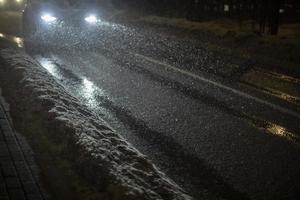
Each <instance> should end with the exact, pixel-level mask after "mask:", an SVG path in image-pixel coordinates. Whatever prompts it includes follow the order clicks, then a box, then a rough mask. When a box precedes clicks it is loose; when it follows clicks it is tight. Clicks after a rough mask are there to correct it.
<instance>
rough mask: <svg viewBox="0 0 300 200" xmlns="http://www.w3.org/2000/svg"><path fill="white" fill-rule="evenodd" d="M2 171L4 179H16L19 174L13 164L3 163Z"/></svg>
mask: <svg viewBox="0 0 300 200" xmlns="http://www.w3.org/2000/svg"><path fill="white" fill-rule="evenodd" d="M1 169H2V173H3V176H4V177H16V176H17V172H16V169H15V166H14V165H13V163H12V162H2V163H1Z"/></svg>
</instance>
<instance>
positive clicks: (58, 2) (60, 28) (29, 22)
mask: <svg viewBox="0 0 300 200" xmlns="http://www.w3.org/2000/svg"><path fill="white" fill-rule="evenodd" d="M98 8H99V6H98V4H97V1H93V0H81V1H80V0H44V1H43V0H28V1H27V4H26V5H25V9H24V11H23V22H22V28H23V37H24V41H25V42H29V41H31V42H34V43H47V42H48V43H52V42H53V41H58V43H59V42H61V41H66V40H69V41H72V42H74V43H75V41H74V38H76V39H77V40H78V41H81V40H82V37H81V36H83V35H84V36H86V32H88V31H89V32H93V31H96V26H97V24H98V23H99V21H100V15H99V9H98ZM83 32H84V34H83Z"/></svg>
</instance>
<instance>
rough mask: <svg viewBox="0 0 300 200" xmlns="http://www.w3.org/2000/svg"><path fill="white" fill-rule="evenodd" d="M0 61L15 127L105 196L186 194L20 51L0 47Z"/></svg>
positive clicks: (176, 196) (152, 197)
mask: <svg viewBox="0 0 300 200" xmlns="http://www.w3.org/2000/svg"><path fill="white" fill-rule="evenodd" d="M0 64H1V67H0V80H1V82H0V86H1V87H2V89H3V94H4V96H5V97H6V98H7V100H8V101H9V103H10V105H11V107H12V108H11V112H12V116H13V118H14V120H16V122H15V123H16V126H17V128H20V129H23V130H25V131H26V132H27V133H32V132H35V135H36V132H38V134H39V135H40V137H45V138H46V139H47V140H48V142H49V143H50V144H51V145H54V146H55V151H53V152H54V153H55V156H58V157H61V158H62V159H66V160H68V161H69V162H70V163H72V164H73V165H74V166H75V167H76V169H77V170H76V171H77V172H78V173H79V175H80V176H81V177H82V178H83V179H84V180H85V181H87V182H88V183H89V184H90V185H91V186H93V187H94V188H95V189H96V190H97V192H100V193H104V194H105V197H106V198H105V199H116V200H118V199H126V200H131V199H132V200H133V199H146V200H148V199H149V200H159V199H166V200H168V199H178V200H179V199H191V197H189V196H188V195H187V194H186V193H185V192H184V191H183V190H182V189H181V188H180V187H179V186H177V185H176V184H175V183H174V182H173V181H172V180H170V179H169V178H168V177H166V175H164V174H163V173H161V172H160V171H159V170H158V169H157V168H156V167H155V166H154V165H153V164H152V163H151V161H149V160H148V159H147V158H146V157H145V156H144V155H142V154H141V153H139V152H138V151H137V150H136V149H134V148H133V147H132V146H131V145H130V144H129V143H128V142H126V141H125V140H124V139H123V138H122V137H121V136H120V135H119V134H117V133H116V132H114V130H112V129H111V128H110V127H109V125H108V124H107V123H106V122H104V121H103V120H102V119H100V118H99V117H97V116H96V115H94V114H93V113H92V112H91V111H90V110H88V109H87V108H86V107H85V106H84V105H81V104H80V102H79V101H78V100H77V99H76V98H74V97H72V96H70V95H69V94H68V93H67V92H66V90H65V89H64V88H63V87H62V86H61V85H59V84H58V83H57V82H56V81H55V80H54V79H53V78H52V77H51V75H50V74H48V72H47V71H46V70H45V69H43V68H42V67H41V66H40V65H39V64H38V63H37V62H35V61H34V60H33V59H32V58H30V57H29V56H28V55H26V54H25V53H23V52H22V51H21V50H17V49H3V50H1V51H0Z"/></svg>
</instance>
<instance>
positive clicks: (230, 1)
mask: <svg viewBox="0 0 300 200" xmlns="http://www.w3.org/2000/svg"><path fill="white" fill-rule="evenodd" d="M112 1H113V2H114V4H115V5H118V6H126V7H129V8H136V9H138V10H143V12H152V13H155V14H158V15H167V16H171V17H185V18H187V19H189V20H193V21H205V20H209V19H216V18H222V17H227V18H231V19H234V20H238V21H239V22H240V23H242V22H243V21H244V20H252V21H253V23H255V24H258V27H259V28H258V31H259V32H261V33H269V34H277V32H278V25H279V22H280V19H281V18H282V16H283V14H280V11H283V12H290V11H287V10H282V9H284V7H285V5H286V4H289V6H291V5H292V6H294V7H295V9H296V7H297V6H299V1H297V0H112ZM298 9H299V8H298ZM284 14H286V13H284ZM298 15H299V13H298ZM295 17H296V16H294V18H295ZM297 17H299V16H297ZM253 27H254V26H253Z"/></svg>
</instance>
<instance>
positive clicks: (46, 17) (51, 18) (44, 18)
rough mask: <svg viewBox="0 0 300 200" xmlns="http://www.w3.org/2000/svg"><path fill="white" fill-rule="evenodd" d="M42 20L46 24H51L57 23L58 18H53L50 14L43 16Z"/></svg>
mask: <svg viewBox="0 0 300 200" xmlns="http://www.w3.org/2000/svg"><path fill="white" fill-rule="evenodd" d="M41 19H42V20H43V21H44V22H47V23H51V22H55V21H56V19H57V18H56V17H53V16H52V15H50V14H45V15H42V16H41Z"/></svg>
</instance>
